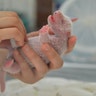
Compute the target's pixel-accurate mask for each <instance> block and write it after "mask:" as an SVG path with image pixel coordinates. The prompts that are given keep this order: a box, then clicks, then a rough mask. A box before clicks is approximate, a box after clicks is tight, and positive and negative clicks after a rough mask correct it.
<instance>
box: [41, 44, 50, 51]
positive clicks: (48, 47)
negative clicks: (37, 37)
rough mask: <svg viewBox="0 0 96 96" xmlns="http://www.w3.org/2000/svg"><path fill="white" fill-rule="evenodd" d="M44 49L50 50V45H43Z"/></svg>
mask: <svg viewBox="0 0 96 96" xmlns="http://www.w3.org/2000/svg"><path fill="white" fill-rule="evenodd" d="M42 48H43V50H45V51H48V50H50V46H49V45H48V44H43V45H42Z"/></svg>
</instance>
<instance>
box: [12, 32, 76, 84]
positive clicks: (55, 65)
mask: <svg viewBox="0 0 96 96" xmlns="http://www.w3.org/2000/svg"><path fill="white" fill-rule="evenodd" d="M36 35H38V32H32V33H29V34H28V37H32V36H36ZM75 42H76V37H75V36H71V37H70V38H69V40H68V50H67V51H66V52H67V53H68V52H70V51H72V49H73V47H74V45H75ZM22 51H23V52H24V53H25V55H26V56H27V57H28V58H29V60H30V61H31V62H32V64H33V66H34V67H35V68H33V69H32V68H30V66H29V65H28V64H27V63H26V62H25V60H24V59H23V57H22V56H21V55H20V53H19V52H18V51H17V50H15V51H14V58H15V61H16V62H17V63H18V64H19V65H20V68H21V72H20V73H17V74H15V75H12V76H13V77H15V78H17V79H19V80H21V81H23V82H25V83H30V84H32V83H35V82H37V81H39V80H40V79H42V78H43V77H44V76H45V75H46V74H47V72H49V71H50V70H55V69H59V68H61V67H62V65H63V60H62V58H61V57H60V56H59V54H58V53H57V52H56V51H55V50H54V49H53V48H52V47H51V46H50V45H49V44H47V43H46V44H43V45H42V51H43V52H44V54H45V55H46V56H47V58H48V59H49V61H50V64H46V63H44V61H43V60H42V59H41V58H40V57H39V56H38V55H37V53H36V52H35V51H34V50H33V49H32V48H30V46H29V45H28V44H25V45H24V46H23V47H22Z"/></svg>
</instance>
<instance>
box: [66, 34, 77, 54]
mask: <svg viewBox="0 0 96 96" xmlns="http://www.w3.org/2000/svg"><path fill="white" fill-rule="evenodd" d="M76 40H77V38H76V36H71V37H70V38H69V39H68V46H67V51H66V52H65V54H67V53H69V52H71V51H72V50H73V48H74V46H75V44H76Z"/></svg>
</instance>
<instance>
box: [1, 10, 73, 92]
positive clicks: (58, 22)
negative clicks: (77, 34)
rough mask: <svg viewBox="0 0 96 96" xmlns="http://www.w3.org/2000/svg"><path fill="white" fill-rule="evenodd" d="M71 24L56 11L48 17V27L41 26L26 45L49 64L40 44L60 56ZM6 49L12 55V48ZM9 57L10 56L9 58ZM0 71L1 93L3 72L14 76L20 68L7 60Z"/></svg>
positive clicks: (65, 45) (3, 87) (3, 83)
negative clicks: (49, 47)
mask: <svg viewBox="0 0 96 96" xmlns="http://www.w3.org/2000/svg"><path fill="white" fill-rule="evenodd" d="M71 24H72V22H71V20H70V19H69V18H68V17H67V16H65V15H62V13H61V12H60V11H56V12H54V14H53V15H50V16H49V17H48V25H45V26H43V27H42V28H41V29H40V30H39V36H35V37H32V38H29V39H28V40H29V42H28V43H29V45H30V46H32V48H33V49H34V50H35V51H36V52H37V54H38V55H39V56H40V57H41V58H42V59H43V60H44V61H45V62H46V63H49V60H48V59H47V58H46V56H45V55H44V54H43V52H42V51H41V45H42V43H45V42H48V43H49V44H50V45H51V46H52V47H53V48H54V49H55V50H56V51H57V52H58V53H59V54H60V55H62V54H63V53H64V51H65V50H66V48H67V39H68V33H69V32H71ZM48 30H51V31H52V32H54V34H53V35H50V34H49V33H48ZM8 49H10V52H11V53H12V48H10V47H9V48H8ZM21 55H22V54H21ZM11 56H12V54H11V55H10V56H9V57H11ZM26 58H27V57H26ZM1 69H2V71H1V72H0V86H1V92H3V91H4V90H5V80H4V75H5V72H8V73H11V74H14V73H17V72H20V67H19V66H18V65H17V64H16V63H15V62H14V60H13V59H11V60H10V59H9V61H6V63H5V64H3V66H2V68H1Z"/></svg>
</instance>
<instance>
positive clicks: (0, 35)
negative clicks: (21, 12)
mask: <svg viewBox="0 0 96 96" xmlns="http://www.w3.org/2000/svg"><path fill="white" fill-rule="evenodd" d="M12 38H14V39H15V41H16V43H17V45H19V46H22V45H24V40H26V30H25V28H24V25H23V23H22V22H21V20H20V18H19V17H18V15H17V13H15V12H10V11H0V42H2V41H3V40H7V39H12Z"/></svg>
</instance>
